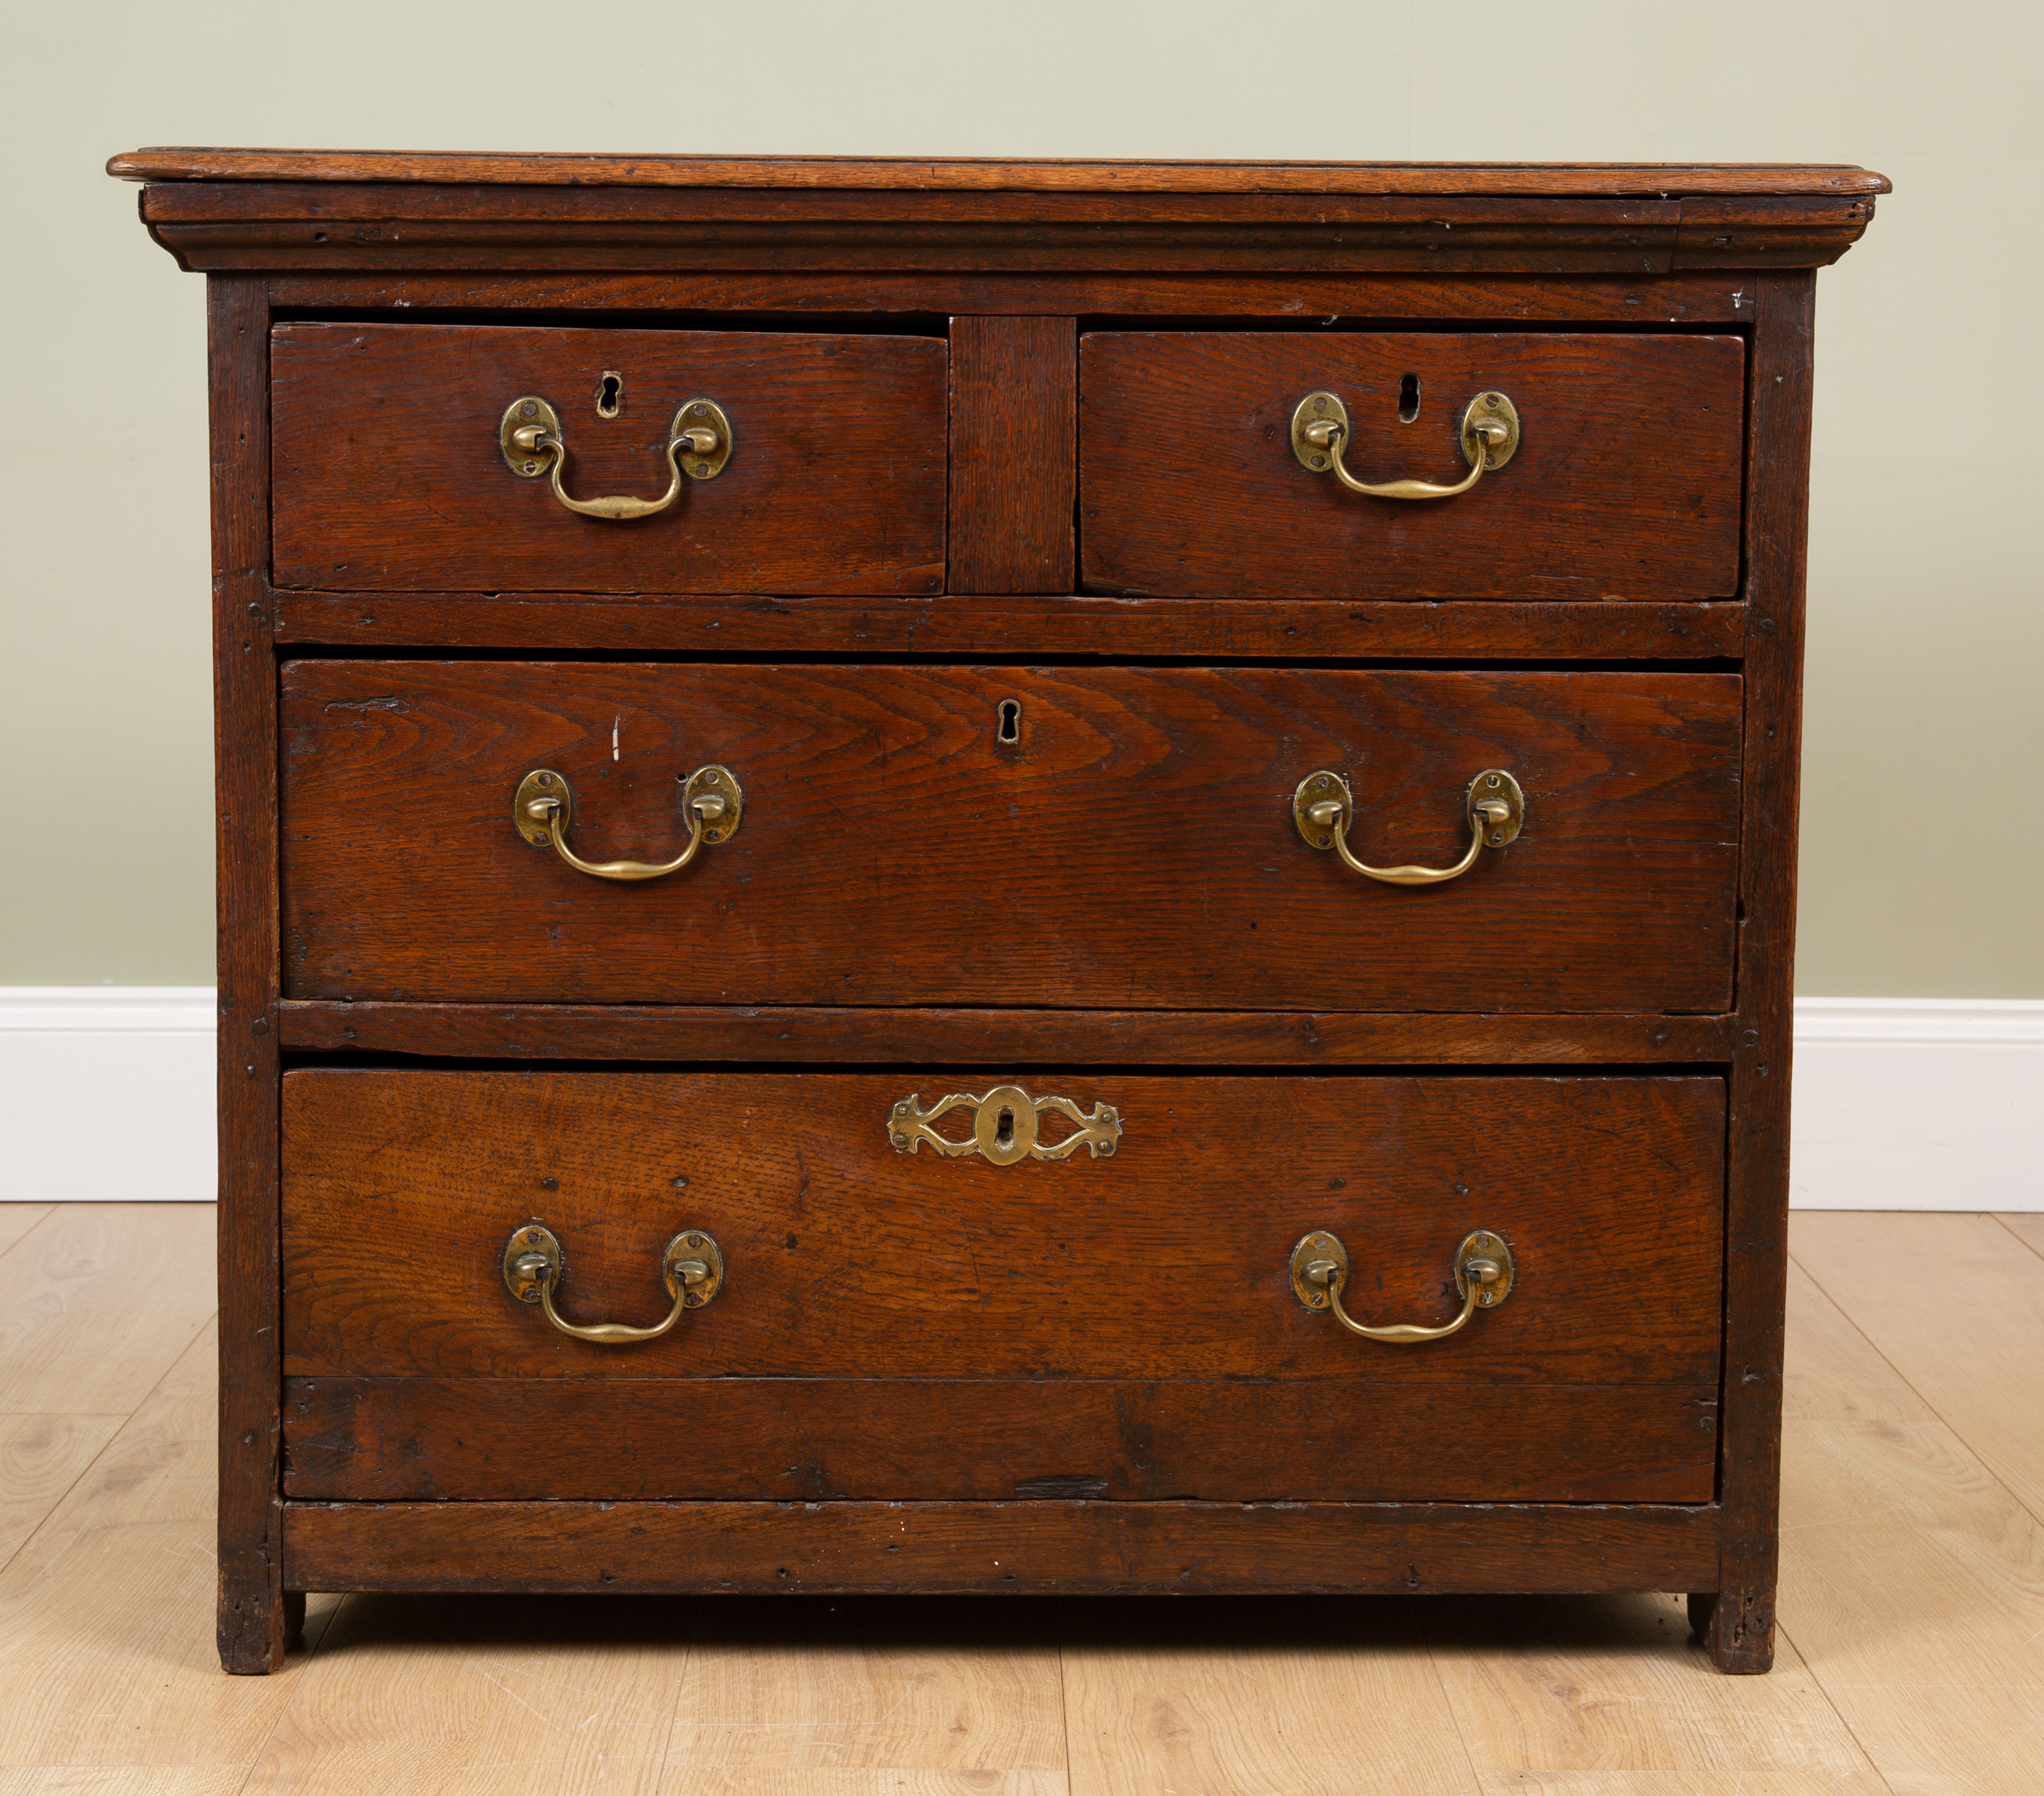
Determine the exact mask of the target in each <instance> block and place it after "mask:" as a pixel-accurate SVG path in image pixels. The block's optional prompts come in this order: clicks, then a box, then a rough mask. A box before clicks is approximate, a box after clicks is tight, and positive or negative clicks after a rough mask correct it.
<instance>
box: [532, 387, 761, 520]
mask: <svg viewBox="0 0 2044 1796" xmlns="http://www.w3.org/2000/svg"><path fill="white" fill-rule="evenodd" d="M497 447H498V448H499V449H500V450H502V451H503V457H504V461H505V462H506V463H507V464H508V466H509V468H510V469H511V472H512V473H514V474H516V475H517V476H518V477H519V479H521V480H537V479H539V478H540V476H541V475H545V476H546V477H547V479H548V484H549V485H551V486H552V487H553V489H554V497H555V498H556V499H558V500H560V502H561V503H562V504H563V505H565V506H566V507H567V508H568V509H569V510H570V511H571V512H577V513H579V514H581V515H582V516H583V517H585V518H607V519H610V520H611V522H613V523H624V522H626V521H628V520H629V519H633V518H650V517H652V514H654V513H655V512H658V511H665V510H666V509H667V508H668V507H669V506H670V505H672V504H673V503H674V502H675V496H676V495H677V494H678V493H679V492H680V491H681V482H682V479H683V476H685V475H686V476H687V477H688V478H690V479H697V480H714V479H716V477H717V476H718V475H719V474H721V473H723V472H724V464H725V463H726V462H728V461H729V460H730V459H731V420H730V419H729V418H727V417H726V416H724V410H723V408H722V407H721V406H720V405H718V404H717V403H716V401H715V400H714V399H684V400H683V401H682V402H681V409H680V410H679V411H677V412H676V413H675V422H674V425H673V427H671V428H670V429H669V432H668V434H667V463H668V466H669V468H672V469H673V470H674V478H673V479H671V480H669V482H668V484H667V491H665V492H663V493H662V494H661V495H660V496H659V497H658V498H657V499H634V498H632V497H631V496H629V495H620V496H616V497H612V498H606V499H572V498H570V497H569V496H568V494H567V491H566V489H565V488H564V487H563V486H562V485H561V484H560V482H561V476H562V475H563V474H565V473H566V472H567V467H568V444H567V439H566V436H565V435H563V434H562V432H561V427H560V413H559V412H557V411H556V410H554V408H553V406H551V405H548V403H547V401H546V400H544V399H541V398H540V397H539V395H538V394H537V393H525V394H523V395H521V396H520V398H518V399H514V400H512V402H511V403H510V404H509V405H508V406H506V407H505V408H504V415H503V416H502V419H500V420H499V421H498V423H497Z"/></svg>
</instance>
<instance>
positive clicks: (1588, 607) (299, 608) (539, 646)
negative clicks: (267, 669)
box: [272, 592, 1746, 662]
mask: <svg viewBox="0 0 2044 1796" xmlns="http://www.w3.org/2000/svg"><path fill="white" fill-rule="evenodd" d="M272 602H273V607H274V610H275V613H276V617H277V640H278V641H280V642H296V643H317V644H320V645H323V646H330V647H347V648H362V647H372V646H411V647H418V648H462V649H468V648H475V649H506V650H510V649H519V650H527V651H531V650H547V649H554V650H560V649H566V650H571V651H579V652H584V653H589V652H595V651H603V650H626V651H639V652H645V653H672V652H684V653H689V652H692V653H698V654H702V653H711V654H721V655H749V654H777V653H778V654H788V653H795V654H801V655H806V656H807V655H822V654H831V653H836V654H850V655H875V654H936V655H945V654H949V655H958V654H967V655H979V656H990V655H1014V654H1021V655H1033V656H1038V657H1048V656H1061V655H1099V656H1103V657H1105V656H1113V657H1131V656H1155V657H1159V658H1163V659H1171V660H1180V661H1204V660H1228V661H1283V662H1290V661H1297V660H1299V659H1300V658H1301V657H1313V658H1322V657H1368V658H1370V659H1382V660H1389V659H1397V658H1404V657H1427V658H1437V659H1442V660H1454V661H1492V660H1524V661H1542V660H1568V659H1571V658H1589V659H1594V660H1601V661H1628V660H1652V661H1686V660H1712V659H1720V658H1725V657H1734V656H1737V654H1739V653H1740V651H1742V650H1743V648H1744V646H1745V641H1746V608H1745V606H1744V605H1742V604H1738V603H1736V602H1734V603H1731V604H1710V603H1696V602H1693V601H1682V602H1679V603H1672V604H1671V603H1656V602H1654V601H1651V600H1633V601H1631V602H1629V603H1627V604H1624V605H1611V604H1607V603H1605V602H1604V601H1602V600H1593V601H1584V600H1565V599H1561V600H1531V601H1525V600H1506V599H1479V600H1406V599H1351V600H1325V599H1302V600H1283V599H1170V598H1155V599H1145V598H1090V597H1082V596H1077V595H1071V594H1059V595H1058V596H1055V597H1037V596H1034V595H1031V596H1028V597H1022V598H1017V597H1013V596H1000V597H978V596H972V597H967V596H962V595H954V594H940V595H938V596H934V597H931V598H906V597H904V598H894V599H886V600H870V599H862V598H832V597H828V596H822V597H813V598H806V599H784V598H781V597H778V595H767V596H749V597H732V596H726V595H723V594H662V593H635V594H630V595H629V596H625V597H619V598H613V599H591V598H584V597H581V596H578V595H577V594H566V593H548V594H538V593H532V594H512V595H502V594H468V593H376V594H361V593H308V592H281V593H278V594H274V595H273V601H272Z"/></svg>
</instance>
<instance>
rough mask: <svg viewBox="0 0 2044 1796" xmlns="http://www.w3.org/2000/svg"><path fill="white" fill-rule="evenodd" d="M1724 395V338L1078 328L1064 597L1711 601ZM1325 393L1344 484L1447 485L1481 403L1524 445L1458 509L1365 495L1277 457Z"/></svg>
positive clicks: (1719, 588)
mask: <svg viewBox="0 0 2044 1796" xmlns="http://www.w3.org/2000/svg"><path fill="white" fill-rule="evenodd" d="M1744 377H1745V357H1744V348H1743V344H1742V343H1741V342H1740V341H1739V340H1738V339H1737V338H1736V337H1731V336H1651V335H1640V336H1572V335H1542V336H1532V335H1527V334H1520V333H1515V332H1498V333H1490V334H1486V335H1483V336H1476V335H1463V334H1456V333H1446V334H1440V333H1433V334H1424V335H1422V334H1416V333H1415V334H1407V333H1403V332H1384V333H1372V334H1369V335H1348V336H1337V335H1329V336H1315V337H1310V338H1309V337H1304V336H1297V335H1295V334H1285V333H1280V334H1270V333H1263V334H1257V333H1251V332H1244V331H1175V332H1161V331H1090V332H1088V333H1087V334H1086V335H1084V336H1082V337H1081V338H1080V341H1079V380H1080V410H1079V514H1080V540H1081V557H1080V561H1081V581H1082V584H1084V585H1085V586H1087V587H1088V588H1093V589H1096V590H1105V591H1112V592H1134V593H1142V594H1160V593H1188V594H1204V595H1210V596H1214V597H1243V596H1251V595H1257V596H1261V595H1268V596H1272V597H1287V598H1326V597H1334V598H1353V597H1380V596H1385V595H1387V594H1398V595H1401V596H1405V597H1428V598H1436V597H1438V598H1467V597H1484V596H1496V597H1505V598H1525V597H1531V596H1552V597H1558V598H1576V599H1584V598H1598V597H1601V596H1603V595H1605V594H1613V595H1616V596H1628V597H1655V598H1695V599H1702V598H1720V597H1725V596H1727V595H1730V594H1733V593H1735V592H1736V591H1737V582H1738V571H1739V523H1740V502H1741V491H1740V478H1741V473H1742V469H1743V447H1742V443H1741V425H1742V422H1743V408H1744ZM1408 378H1411V379H1414V380H1416V381H1417V382H1418V387H1417V405H1418V409H1417V415H1416V416H1415V418H1414V419H1412V420H1411V421H1410V422H1404V413H1403V410H1402V404H1403V399H1402V396H1403V393H1404V382H1405V381H1406V380H1407V379H1408ZM1323 389H1324V390H1327V391H1329V392H1332V393H1335V394H1336V395H1337V396H1338V397H1339V398H1340V399H1341V400H1342V402H1343V404H1344V405H1346V408H1347V410H1348V416H1349V427H1350V437H1349V440H1348V443H1347V447H1346V461H1347V466H1348V468H1349V471H1350V473H1352V474H1353V475H1354V476H1355V477H1356V478H1357V479H1360V480H1364V481H1366V482H1379V483H1381V482H1383V481H1386V480H1390V479H1422V480H1428V481H1432V482H1434V483H1436V484H1439V485H1450V484H1453V483H1454V482H1455V481H1458V480H1460V479H1462V478H1463V477H1464V476H1465V475H1467V473H1468V472H1469V463H1468V462H1467V458H1466V457H1465V456H1463V454H1462V451H1461V446H1460V437H1461V420H1462V416H1463V413H1464V411H1465V410H1466V409H1467V406H1468V405H1469V402H1470V401H1471V400H1472V399H1474V398H1475V396H1476V395H1477V394H1478V393H1480V392H1483V391H1485V390H1496V391H1499V392H1502V393H1505V394H1507V396H1508V397H1509V398H1510V399H1512V401H1513V404H1514V405H1516V406H1517V408H1518V410H1519V417H1520V421H1521V425H1522V428H1523V436H1522V439H1521V441H1520V444H1519V450H1518V452H1517V454H1516V455H1515V456H1513V460H1512V462H1510V464H1509V465H1508V466H1507V467H1505V468H1502V469H1500V470H1499V471H1498V472H1496V473H1491V474H1486V475H1485V476H1484V479H1482V480H1481V481H1480V482H1479V483H1478V485H1477V486H1476V487H1474V488H1473V489H1472V490H1471V491H1468V492H1466V493H1463V494H1461V495H1459V496H1456V497H1455V498H1452V499H1444V500H1438V501H1424V502H1400V501H1395V500H1391V499H1384V498H1372V497H1369V496H1364V495H1361V494H1358V493H1352V492H1350V491H1346V489H1345V488H1343V487H1342V486H1341V484H1340V483H1339V481H1338V480H1337V479H1335V476H1334V475H1333V474H1332V473H1324V474H1315V473H1312V472H1311V471H1309V470H1308V469H1306V468H1303V467H1301V466H1300V463H1299V462H1298V460H1297V458H1296V457H1295V456H1294V455H1293V453H1292V448H1291V441H1290V434H1289V432H1290V422H1291V416H1292V412H1293V409H1294V408H1295V406H1296V405H1298V403H1299V401H1300V399H1303V398H1304V397H1305V396H1306V394H1307V393H1312V392H1316V391H1319V390H1323Z"/></svg>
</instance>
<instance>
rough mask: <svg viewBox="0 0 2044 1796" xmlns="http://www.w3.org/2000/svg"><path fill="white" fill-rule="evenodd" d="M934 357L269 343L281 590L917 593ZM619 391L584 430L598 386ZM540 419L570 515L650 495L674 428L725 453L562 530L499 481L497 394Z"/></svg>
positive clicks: (940, 540)
mask: <svg viewBox="0 0 2044 1796" xmlns="http://www.w3.org/2000/svg"><path fill="white" fill-rule="evenodd" d="M946 360H947V358H946V353H945V346H944V344H943V343H942V342H940V341H935V340H933V339H931V338H926V337H915V336H815V335H802V334H785V335H768V334H759V333H744V332H732V331H645V330H627V331H606V332H602V333H597V332H594V331H589V330H555V329H537V328H526V327H523V326H508V325H496V326H466V325H447V324H440V325H430V324H416V325H415V324H396V325H392V324H359V325H343V324H284V325H279V326H278V328H277V330H275V331H274V332H273V334H272V337H271V364H272V379H273V402H272V403H273V423H274V428H275V433H276V435H275V444H274V449H273V458H274V479H275V487H276V499H275V503H276V547H275V561H276V579H277V582H278V585H280V586H285V587H290V586H332V585H336V584H344V585H347V586H348V587H350V588H369V589H375V590H399V591H401V590H405V589H406V588H428V589H431V588H442V587H450V586H453V587H463V586H476V587H482V586H487V587H489V588H492V589H502V588H513V589H515V588H521V587H530V588H540V589H542V590H550V589H554V588H561V587H572V588H584V589H589V590H593V591H598V592H605V591H619V590H624V591H629V590H632V589H634V588H641V587H650V588H654V589H668V590H683V591H686V590H692V589H694V590H712V591H716V590H726V591H741V592H744V591H752V592H761V591H765V592H841V593H842V592H864V593H920V592H935V591H939V590H940V589H941V588H942V587H943V584H944V442H945V423H944V417H945V396H944V387H945V366H946ZM604 370H616V371H617V372H618V373H620V374H621V375H622V376H623V383H624V384H623V393H622V409H621V410H620V411H619V413H618V415H617V416H616V417H615V418H608V419H606V418H604V417H601V416H598V414H597V411H596V408H595V404H594V393H595V391H596V388H597V385H598V380H599V376H600V374H601V373H602V372H603V371H604ZM525 395H537V396H538V397H540V398H542V399H547V400H548V401H549V402H550V403H551V404H552V405H554V408H555V410H556V411H557V412H558V413H559V414H560V425H561V430H562V433H563V434H564V436H565V438H566V442H567V445H568V450H569V466H568V471H567V474H566V479H565V480H564V485H565V486H566V491H568V493H569V494H570V496H573V497H577V498H590V497H594V496H599V495H603V494H611V493H624V494H629V495H632V496H640V497H646V498H656V497H657V496H659V495H660V494H661V493H662V492H663V491H665V490H666V488H667V486H668V484H669V479H670V478H671V477H672V470H671V468H669V463H668V462H667V460H666V447H667V443H668V439H669V432H670V427H671V426H672V423H673V422H674V417H675V410H676V408H677V407H678V406H680V405H681V404H682V403H683V402H684V401H686V400H689V399H714V400H715V401H716V402H717V403H718V404H719V405H721V406H722V407H723V409H724V410H725V411H726V414H727V415H728V416H729V418H730V420H731V430H732V445H733V448H732V456H731V459H730V461H729V462H728V463H726V467H725V468H724V471H723V473H721V474H720V475H719V476H718V477H717V478H716V479H712V480H701V481H686V482H685V483H684V489H685V490H684V491H682V492H681V493H680V496H679V497H678V498H677V499H676V501H675V503H674V504H673V505H672V506H670V507H669V508H668V509H667V510H666V511H664V512H663V513H661V514H658V515H657V516H655V517H650V518H645V519H638V520H635V521H631V522H623V523H621V522H617V521H615V520H610V519H597V518H585V517H578V516H577V515H575V514H572V513H571V512H569V511H567V510H566V509H565V508H563V507H562V506H561V505H560V503H559V502H557V501H556V500H555V499H554V496H553V495H552V494H551V492H549V491H548V482H547V480H546V479H530V480H528V479H521V478H520V476H519V475H518V474H516V473H514V472H513V471H512V470H511V469H510V468H508V466H507V465H506V464H505V462H504V459H503V456H502V452H501V451H500V450H499V447H498V440H497V426H498V422H499V420H500V418H501V417H502V414H503V410H504V408H505V407H506V406H507V405H509V404H510V403H511V402H512V401H513V400H514V399H519V398H520V397H522V396H525Z"/></svg>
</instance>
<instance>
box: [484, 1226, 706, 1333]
mask: <svg viewBox="0 0 2044 1796" xmlns="http://www.w3.org/2000/svg"><path fill="white" fill-rule="evenodd" d="M503 1271H504V1284H505V1287H506V1288H508V1290H509V1291H510V1293H511V1294H512V1295H513V1296H514V1297H515V1298H516V1299H517V1300H519V1301H520V1303H532V1304H537V1305H539V1306H540V1308H541V1309H542V1310H543V1311H545V1312H546V1317H547V1320H548V1322H550V1323H553V1324H554V1327H555V1328H559V1329H560V1332H561V1333H562V1334H572V1335H573V1336H574V1337H575V1339H576V1340H593V1341H595V1342H597V1343H598V1344H599V1345H600V1346H611V1347H616V1346H629V1344H630V1343H631V1342H633V1341H635V1340H658V1339H659V1337H660V1336H661V1335H663V1334H666V1333H667V1331H668V1330H669V1328H673V1327H674V1325H675V1323H677V1322H679V1321H680V1318H681V1312H682V1311H684V1310H699V1309H701V1308H702V1307H703V1305H705V1304H707V1303H709V1302H712V1301H713V1300H715V1297H716V1294H717V1293H718V1292H719V1291H720V1290H721V1289H722V1288H723V1287H724V1255H723V1254H722V1252H721V1250H720V1249H719V1248H718V1246H717V1244H716V1242H715V1241H713V1240H712V1239H711V1238H710V1237H709V1236H708V1235H705V1234H704V1233H703V1231H702V1230H700V1229H683V1230H682V1231H681V1232H680V1234H678V1235H676V1236H675V1238H674V1239H673V1240H672V1241H670V1242H668V1244H667V1247H666V1248H665V1250H664V1251H663V1253H662V1254H661V1255H660V1277H661V1279H662V1281H663V1282H664V1283H665V1284H666V1286H667V1294H668V1295H669V1297H671V1298H673V1299H674V1300H675V1306H674V1308H673V1309H671V1310H669V1311H668V1312H667V1319H666V1321H664V1322H660V1323H654V1324H653V1326H652V1328H632V1327H630V1326H629V1324H627V1323H621V1322H599V1323H586V1324H585V1323H571V1322H569V1321H567V1320H566V1319H565V1318H564V1317H562V1316H561V1313H560V1311H558V1310H556V1309H555V1308H554V1293H555V1292H556V1291H558V1290H559V1289H560V1281H561V1275H562V1272H563V1271H564V1266H563V1263H562V1260H561V1256H560V1241H559V1240H558V1239H557V1238H556V1237H555V1236H554V1231H553V1230H551V1229H548V1228H543V1227H542V1226H541V1225H539V1224H538V1223H537V1222H532V1223H527V1224H526V1225H525V1226H524V1227H523V1228H518V1229H514V1230H512V1231H511V1238H510V1240H508V1241H507V1242H505V1243H504V1257H503Z"/></svg>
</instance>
